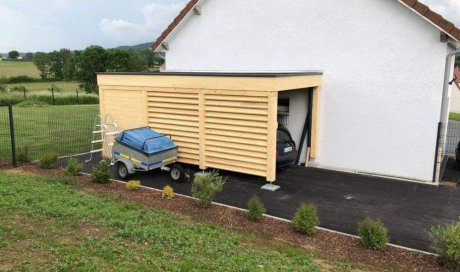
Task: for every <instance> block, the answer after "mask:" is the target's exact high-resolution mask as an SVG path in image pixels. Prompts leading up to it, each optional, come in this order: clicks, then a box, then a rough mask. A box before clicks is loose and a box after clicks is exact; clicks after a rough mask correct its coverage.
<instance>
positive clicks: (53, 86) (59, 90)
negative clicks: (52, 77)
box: [48, 84, 63, 93]
mask: <svg viewBox="0 0 460 272" xmlns="http://www.w3.org/2000/svg"><path fill="white" fill-rule="evenodd" d="M48 91H50V93H51V92H54V93H62V91H63V90H62V88H60V87H58V86H57V85H56V84H51V87H49V89H48Z"/></svg>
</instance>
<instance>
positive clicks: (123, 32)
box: [99, 0, 185, 44]
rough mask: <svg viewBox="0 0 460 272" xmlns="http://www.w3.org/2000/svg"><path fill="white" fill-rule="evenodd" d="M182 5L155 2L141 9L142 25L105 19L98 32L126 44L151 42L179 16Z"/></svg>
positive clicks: (181, 1) (182, 1) (183, 1)
mask: <svg viewBox="0 0 460 272" xmlns="http://www.w3.org/2000/svg"><path fill="white" fill-rule="evenodd" d="M184 3H185V0H180V1H178V2H177V3H170V2H169V3H165V2H163V1H156V2H154V3H151V4H148V5H146V6H144V7H143V8H142V10H141V12H142V14H143V16H144V18H143V19H144V22H143V23H140V24H136V23H132V22H129V21H127V20H124V19H108V18H105V19H103V20H102V21H101V23H100V24H99V27H100V31H101V32H102V33H103V34H104V35H106V36H107V37H109V38H111V39H113V40H115V41H117V42H123V43H126V44H135V43H140V42H148V41H153V40H154V39H155V38H156V37H157V36H158V35H159V34H160V33H161V32H162V31H163V30H164V29H165V28H166V27H167V25H168V24H169V23H171V21H172V20H173V18H174V17H175V16H176V15H177V14H179V11H180V10H181V8H182V7H183V6H184Z"/></svg>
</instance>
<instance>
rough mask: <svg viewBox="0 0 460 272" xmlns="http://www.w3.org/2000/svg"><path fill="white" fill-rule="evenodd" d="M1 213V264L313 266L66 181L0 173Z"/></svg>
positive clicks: (299, 255) (294, 255) (290, 251)
mask: <svg viewBox="0 0 460 272" xmlns="http://www.w3.org/2000/svg"><path fill="white" fill-rule="evenodd" d="M0 214H1V216H0V270H12V271H35V270H40V271H61V270H64V271H318V270H319V268H318V267H317V265H316V264H315V260H314V258H313V256H312V255H311V254H309V253H308V252H305V251H301V250H298V249H295V248H292V247H290V246H287V245H285V244H277V245H273V244H272V245H268V244H267V243H257V242H256V240H257V239H254V238H253V237H252V236H251V235H249V234H248V235H247V234H244V233H235V232H232V231H230V230H228V229H225V228H222V227H220V226H217V225H213V224H200V223H197V222H192V221H191V220H190V219H188V218H186V217H182V216H179V215H176V214H173V213H170V212H166V211H153V210H151V209H148V208H146V207H143V206H141V205H138V204H133V203H130V202H126V201H124V200H121V199H114V198H108V197H101V196H99V197H96V196H92V195H88V194H85V193H82V192H80V191H79V190H77V189H76V188H75V187H74V186H73V185H72V180H71V179H62V178H61V179H55V178H45V177H32V176H18V175H12V174H6V173H1V172H0ZM339 269H340V268H339ZM337 271H340V270H337Z"/></svg>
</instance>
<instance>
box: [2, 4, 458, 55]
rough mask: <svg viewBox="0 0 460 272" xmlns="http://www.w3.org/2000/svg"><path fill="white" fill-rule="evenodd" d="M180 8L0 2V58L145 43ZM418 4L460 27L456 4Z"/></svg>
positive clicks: (149, 40)
mask: <svg viewBox="0 0 460 272" xmlns="http://www.w3.org/2000/svg"><path fill="white" fill-rule="evenodd" d="M213 1H216V0H213ZM260 1H262V0H260ZM265 1H266V0H265ZM186 2H187V0H131V1H127V0H1V1H0V26H2V27H1V29H0V52H3V53H5V52H8V51H10V50H12V49H16V50H19V51H21V52H26V51H50V50H55V49H59V48H70V49H83V48H85V47H86V46H88V45H90V44H99V45H102V46H104V47H116V46H119V45H134V44H138V43H144V42H151V41H153V40H154V39H155V38H156V37H157V36H158V35H159V34H160V33H161V31H163V30H164V28H165V27H166V26H167V25H168V24H169V23H170V22H171V20H172V19H173V18H174V17H175V16H176V15H177V14H178V13H179V11H180V10H181V9H182V7H183V6H184V5H185V3H186ZM422 2H425V3H427V4H429V5H430V6H431V7H432V9H434V10H436V11H438V12H440V13H441V14H443V15H444V16H445V17H446V18H448V19H450V20H451V21H453V22H455V23H456V24H457V26H460V0H422Z"/></svg>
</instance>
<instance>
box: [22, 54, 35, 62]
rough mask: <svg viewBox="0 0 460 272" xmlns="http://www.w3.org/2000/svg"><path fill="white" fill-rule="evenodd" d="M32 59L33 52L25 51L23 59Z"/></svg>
mask: <svg viewBox="0 0 460 272" xmlns="http://www.w3.org/2000/svg"><path fill="white" fill-rule="evenodd" d="M33 59H34V53H32V52H27V53H26V54H25V56H24V60H27V61H31V60H33Z"/></svg>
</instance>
